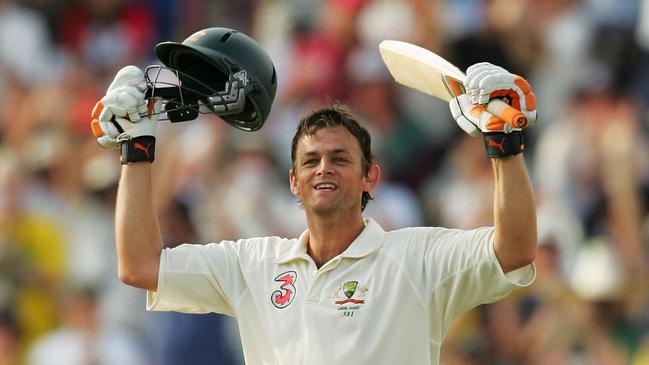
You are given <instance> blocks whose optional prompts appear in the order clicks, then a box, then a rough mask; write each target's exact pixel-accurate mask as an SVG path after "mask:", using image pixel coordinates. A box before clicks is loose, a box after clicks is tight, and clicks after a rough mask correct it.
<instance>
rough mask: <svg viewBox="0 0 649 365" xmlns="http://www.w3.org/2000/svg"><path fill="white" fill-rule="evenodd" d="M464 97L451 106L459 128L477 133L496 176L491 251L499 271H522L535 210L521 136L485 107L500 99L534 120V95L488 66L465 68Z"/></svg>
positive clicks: (532, 239) (530, 250)
mask: <svg viewBox="0 0 649 365" xmlns="http://www.w3.org/2000/svg"><path fill="white" fill-rule="evenodd" d="M464 86H465V88H466V91H467V93H466V94H463V95H460V96H458V97H457V98H454V99H453V100H451V102H450V107H451V112H452V114H453V117H454V118H455V120H456V122H457V123H458V125H459V126H460V127H461V128H462V129H463V130H464V131H465V132H467V133H468V134H469V135H471V136H474V137H477V136H480V135H482V137H483V140H484V144H485V148H486V150H487V155H488V156H489V157H490V158H491V164H492V167H493V171H494V178H495V194H494V222H495V227H496V232H495V237H494V247H495V251H496V257H498V261H499V262H500V266H501V267H502V269H503V271H504V272H509V271H512V270H515V269H517V268H520V267H523V266H525V265H527V264H529V263H531V262H532V261H533V260H534V257H535V256H536V241H537V237H536V236H537V233H536V207H535V205H534V193H533V190H532V185H531V183H530V179H529V176H528V173H527V168H526V167H525V160H524V159H523V154H522V152H523V149H524V147H525V143H524V141H523V132H522V131H521V130H520V129H518V128H514V127H513V126H512V125H511V124H507V123H505V122H504V121H502V120H501V119H499V118H497V117H494V116H493V115H491V114H490V113H489V112H487V111H486V110H485V107H484V105H485V104H486V103H488V102H489V100H490V99H491V98H494V97H504V98H505V99H507V101H509V103H510V104H511V105H512V106H513V107H514V108H516V109H518V110H520V111H522V112H523V113H524V114H525V115H526V116H527V119H528V126H530V125H533V124H534V123H535V122H536V97H535V96H534V93H533V92H532V89H531V87H530V85H529V84H528V83H527V81H526V80H525V79H523V78H522V77H520V76H517V75H514V74H511V73H509V72H507V71H506V70H505V69H503V68H501V67H498V66H494V65H492V64H489V63H478V64H475V65H473V66H471V67H469V69H468V70H467V78H466V81H465V82H464Z"/></svg>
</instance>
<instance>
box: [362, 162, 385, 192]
mask: <svg viewBox="0 0 649 365" xmlns="http://www.w3.org/2000/svg"><path fill="white" fill-rule="evenodd" d="M380 178H381V168H380V167H379V165H377V164H374V165H372V166H370V169H369V170H368V171H367V176H366V177H365V183H364V184H363V191H367V192H370V191H372V190H373V189H374V188H375V187H376V185H377V184H378V183H379V179H380Z"/></svg>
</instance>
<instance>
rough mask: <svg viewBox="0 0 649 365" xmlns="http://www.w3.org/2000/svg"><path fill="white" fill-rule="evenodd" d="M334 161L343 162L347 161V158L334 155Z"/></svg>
mask: <svg viewBox="0 0 649 365" xmlns="http://www.w3.org/2000/svg"><path fill="white" fill-rule="evenodd" d="M334 162H336V163H345V162H347V159H346V158H344V157H336V158H334Z"/></svg>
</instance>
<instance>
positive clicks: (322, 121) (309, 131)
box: [291, 104, 374, 211]
mask: <svg viewBox="0 0 649 365" xmlns="http://www.w3.org/2000/svg"><path fill="white" fill-rule="evenodd" d="M338 126H341V127H345V129H347V130H348V131H349V133H351V134H352V135H353V136H354V137H355V138H356V140H357V141H358V144H359V145H360V147H361V151H362V152H363V160H362V168H363V174H365V176H367V173H368V172H369V171H370V166H371V165H372V162H373V161H374V155H373V154H372V138H371V137H370V134H369V132H368V131H367V130H366V129H365V128H363V127H362V126H361V125H360V124H359V123H358V121H357V120H356V118H354V116H353V115H352V113H351V112H350V111H349V110H347V108H346V107H344V106H342V105H339V104H333V105H328V106H325V107H323V108H320V109H318V110H315V111H313V112H311V114H309V115H307V116H306V117H304V118H303V119H302V120H300V124H299V125H298V126H297V131H296V132H295V135H294V136H293V141H292V142H291V165H292V168H293V169H295V157H296V156H295V154H296V152H297V144H298V142H299V141H300V138H302V136H311V135H313V134H315V133H316V132H317V131H319V130H320V129H323V128H333V127H338ZM372 199H373V198H372V196H371V195H370V193H369V192H367V191H364V192H363V195H362V196H361V211H363V210H365V206H366V205H367V202H369V201H370V200H372Z"/></svg>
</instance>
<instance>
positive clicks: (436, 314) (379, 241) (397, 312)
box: [147, 219, 536, 365]
mask: <svg viewBox="0 0 649 365" xmlns="http://www.w3.org/2000/svg"><path fill="white" fill-rule="evenodd" d="M365 224H366V226H365V229H364V230H363V231H362V232H361V234H360V235H359V236H358V237H357V238H356V239H355V240H354V242H352V244H351V245H350V246H349V247H348V248H347V250H345V252H343V253H342V254H340V255H339V256H336V257H335V258H333V259H331V260H330V261H329V262H327V263H326V264H325V265H323V266H322V267H321V268H320V269H319V270H318V269H317V268H316V266H315V264H314V262H313V260H312V259H311V258H310V257H309V256H308V255H307V253H306V243H307V240H308V231H307V232H304V233H303V234H302V235H301V236H300V238H298V239H284V238H278V237H264V238H253V239H246V240H239V241H236V242H232V241H224V242H221V243H218V244H217V243H211V244H207V245H189V244H185V245H181V246H178V247H175V248H171V249H165V250H163V252H162V255H161V258H160V273H159V277H158V291H157V292H149V293H148V297H147V309H148V310H155V311H172V310H173V311H180V312H188V313H206V312H218V313H225V314H228V315H232V316H235V317H236V318H237V321H238V324H239V331H240V334H241V341H242V344H243V350H244V355H245V358H246V363H248V364H251V365H256V364H268V365H271V364H272V365H278V364H282V365H299V364H308V365H331V364H355V365H362V364H367V365H378V364H390V365H394V364H438V362H439V352H440V345H441V342H442V338H443V337H444V333H445V332H446V330H447V329H448V327H449V324H450V323H451V321H452V320H453V318H455V317H456V316H457V315H459V314H461V313H463V312H465V311H467V310H468V309H471V308H473V307H475V306H477V305H479V304H482V303H489V302H493V301H496V300H498V299H501V298H503V297H504V296H506V295H507V294H508V293H509V292H511V291H512V290H513V289H515V288H517V287H523V286H527V285H529V284H531V283H532V281H533V280H534V277H535V273H536V272H535V268H534V265H533V264H531V265H528V266H526V267H523V268H520V269H518V270H515V271H512V272H510V273H508V274H506V275H505V274H504V273H503V271H502V269H501V267H500V265H499V264H498V261H497V259H496V255H495V252H494V248H493V232H494V230H493V228H492V227H489V228H480V229H476V230H470V231H463V230H457V229H447V228H438V227H427V228H406V229H400V230H395V231H390V232H385V231H384V230H383V229H382V228H381V227H380V226H379V225H378V224H377V223H376V222H375V221H374V220H372V219H366V220H365Z"/></svg>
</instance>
